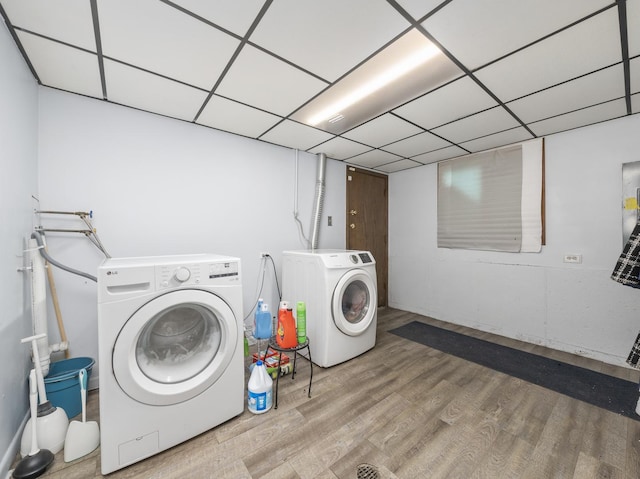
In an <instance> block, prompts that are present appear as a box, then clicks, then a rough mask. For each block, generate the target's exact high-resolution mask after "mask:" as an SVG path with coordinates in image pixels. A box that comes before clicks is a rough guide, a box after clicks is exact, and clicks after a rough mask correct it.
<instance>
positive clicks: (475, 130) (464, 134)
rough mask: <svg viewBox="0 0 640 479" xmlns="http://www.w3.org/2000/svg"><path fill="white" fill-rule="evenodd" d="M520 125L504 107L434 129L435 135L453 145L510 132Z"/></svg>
mask: <svg viewBox="0 0 640 479" xmlns="http://www.w3.org/2000/svg"><path fill="white" fill-rule="evenodd" d="M518 125H519V123H518V122H517V121H516V120H515V118H513V117H512V116H511V115H510V114H509V113H507V111H506V110H505V109H504V108H502V107H495V108H492V109H490V110H486V111H483V112H481V113H477V114H475V115H472V116H468V117H466V118H463V119H462V120H458V121H454V122H452V123H448V124H446V125H444V126H441V127H439V128H434V129H433V130H432V132H433V133H435V134H437V135H438V136H441V137H443V138H445V139H447V140H449V141H450V142H451V143H458V144H459V143H462V142H463V141H468V140H472V139H475V138H479V137H481V136H486V135H490V134H492V133H496V132H500V131H502V130H508V129H510V128H514V127H516V126H518Z"/></svg>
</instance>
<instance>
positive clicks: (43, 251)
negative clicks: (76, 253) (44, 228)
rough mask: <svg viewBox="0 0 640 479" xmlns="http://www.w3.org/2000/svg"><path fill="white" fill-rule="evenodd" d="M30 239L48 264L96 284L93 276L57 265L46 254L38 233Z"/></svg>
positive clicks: (34, 233)
mask: <svg viewBox="0 0 640 479" xmlns="http://www.w3.org/2000/svg"><path fill="white" fill-rule="evenodd" d="M31 237H32V238H33V239H35V240H36V242H37V243H38V246H39V249H40V254H41V255H42V257H43V258H44V259H46V260H47V261H48V262H49V263H51V264H52V265H54V266H57V267H58V268H60V269H63V270H65V271H68V272H69V273H73V274H77V275H78V276H82V277H84V278H87V279H90V280H91V281H94V282H96V283H97V282H98V278H96V277H95V276H92V275H90V274H89V273H85V272H84V271H78V270H77V269H73V268H70V267H69V266H65V265H63V264H61V263H58V262H57V261H56V260H55V259H53V258H52V257H51V256H49V253H47V252H46V251H45V249H44V241H42V235H41V234H40V233H38V232H37V231H34V232H33V233H31Z"/></svg>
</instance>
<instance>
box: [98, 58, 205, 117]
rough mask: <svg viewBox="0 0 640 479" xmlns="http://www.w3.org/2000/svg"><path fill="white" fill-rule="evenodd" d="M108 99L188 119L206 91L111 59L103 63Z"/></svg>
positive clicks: (199, 105) (193, 113)
mask: <svg viewBox="0 0 640 479" xmlns="http://www.w3.org/2000/svg"><path fill="white" fill-rule="evenodd" d="M104 72H105V79H106V82H107V95H108V97H109V100H110V101H113V102H116V103H121V104H123V105H128V106H132V107H135V108H139V109H141V110H145V111H149V112H152V113H159V114H161V115H166V116H170V117H173V118H179V119H181V120H187V121H191V120H193V118H194V117H195V116H196V114H197V113H198V110H199V109H200V107H201V106H202V104H203V103H204V101H205V99H206V98H207V92H204V91H202V90H198V89H196V88H192V87H190V86H187V85H184V84H182V83H178V82H175V81H172V80H167V79H166V78H162V77H159V76H158V75H153V74H151V73H147V72H144V71H142V70H138V69H136V68H132V67H128V66H126V65H122V64H120V63H116V62H114V61H110V60H105V62H104Z"/></svg>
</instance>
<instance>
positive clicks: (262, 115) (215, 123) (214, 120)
mask: <svg viewBox="0 0 640 479" xmlns="http://www.w3.org/2000/svg"><path fill="white" fill-rule="evenodd" d="M281 119H282V118H280V117H279V116H276V115H272V114H271V113H267V112H264V111H262V110H257V109H256V108H252V107H250V106H247V105H243V104H241V103H238V102H235V101H231V100H227V99H226V98H222V97H219V96H216V95H214V96H213V97H211V99H210V100H209V102H208V103H207V106H205V107H204V109H203V110H202V113H201V114H200V116H199V117H198V120H197V121H196V123H200V124H201V125H206V126H211V127H213V128H218V129H220V130H224V131H229V132H231V133H237V134H238V135H243V136H249V137H251V138H257V137H259V136H260V135H262V134H263V133H264V132H265V131H267V130H268V129H269V128H271V127H272V126H274V125H275V124H276V123H278V122H279V121H280V120H281Z"/></svg>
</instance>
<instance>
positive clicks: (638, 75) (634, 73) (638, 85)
mask: <svg viewBox="0 0 640 479" xmlns="http://www.w3.org/2000/svg"><path fill="white" fill-rule="evenodd" d="M629 73H630V77H631V93H638V92H640V57H638V58H634V59H633V60H631V61H630V62H629Z"/></svg>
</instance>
